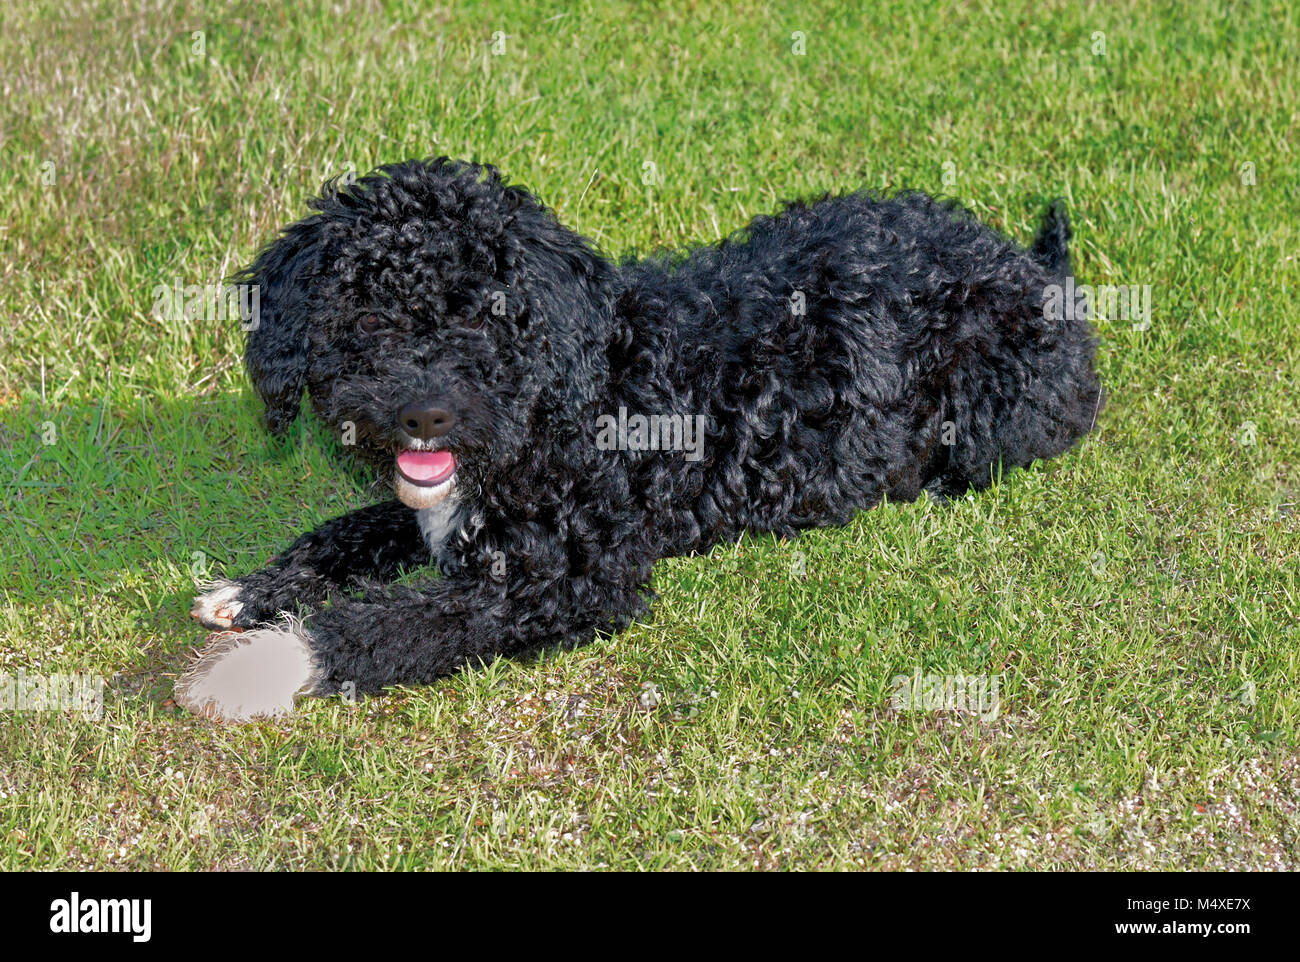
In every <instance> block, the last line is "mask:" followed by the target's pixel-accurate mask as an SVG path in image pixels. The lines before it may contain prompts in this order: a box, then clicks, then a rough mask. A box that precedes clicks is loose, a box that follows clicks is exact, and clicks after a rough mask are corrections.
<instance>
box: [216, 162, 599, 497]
mask: <svg viewBox="0 0 1300 962" xmlns="http://www.w3.org/2000/svg"><path fill="white" fill-rule="evenodd" d="M310 206H311V207H312V208H313V209H314V210H315V211H317V213H316V214H314V215H312V216H310V217H308V218H306V219H305V220H302V221H299V222H298V223H296V224H294V225H292V226H291V227H289V228H288V229H287V230H285V231H284V232H283V234H282V235H281V236H280V238H279V239H278V240H276V241H275V242H274V243H272V244H271V245H270V246H269V247H267V248H266V249H265V250H264V251H262V253H261V254H260V255H259V256H258V258H257V260H256V261H255V262H254V263H253V264H252V265H251V266H250V267H248V268H247V269H246V270H245V271H243V272H242V274H241V275H240V277H239V279H240V280H242V281H244V282H246V283H251V284H255V285H257V287H258V295H259V304H260V314H259V316H258V318H257V321H256V323H255V325H253V328H252V330H250V332H249V335H248V343H247V345H246V350H245V360H246V362H247V365H248V371H249V374H250V376H251V378H252V381H253V384H254V386H255V387H256V388H257V391H258V394H259V395H261V398H262V400H263V401H264V402H265V404H266V416H265V417H266V425H267V427H268V428H269V429H270V430H271V431H272V432H275V433H277V434H278V433H281V432H283V431H284V430H285V429H286V428H287V427H288V426H289V425H290V424H291V423H292V422H293V419H294V418H295V417H296V416H297V413H298V407H299V403H300V401H301V398H302V393H303V391H304V390H306V391H307V392H308V393H309V395H310V397H311V402H312V406H313V408H314V410H315V411H316V412H317V414H318V415H319V416H320V417H321V418H322V419H324V420H325V421H326V422H327V423H328V424H330V425H331V426H332V427H333V428H334V429H335V430H336V431H338V432H339V437H340V440H341V441H342V443H343V444H345V445H352V444H354V445H355V446H356V453H358V454H359V455H360V456H362V457H363V458H364V459H365V460H368V461H370V462H371V463H373V464H375V465H376V466H378V467H379V468H380V469H381V470H384V471H387V472H390V473H391V477H392V479H393V482H394V486H395V488H396V491H397V495H398V497H399V498H401V500H402V501H404V502H405V503H406V504H408V505H411V506H412V507H416V508H425V507H431V506H433V505H434V504H437V503H439V502H440V501H442V500H443V499H444V498H445V497H446V496H447V495H448V494H449V493H450V492H451V491H452V490H453V489H454V488H455V487H462V486H464V485H465V484H466V483H470V484H481V483H483V482H484V480H485V479H486V478H487V476H488V475H489V474H490V473H491V472H492V471H494V470H509V466H510V465H511V463H512V462H514V461H516V460H518V459H520V458H521V457H523V456H524V454H525V449H526V448H527V447H528V446H529V442H530V440H533V441H535V440H536V439H538V438H539V437H540V438H546V437H548V436H552V435H559V434H562V433H564V432H566V431H572V430H576V428H577V425H579V424H580V423H582V421H583V419H584V418H585V417H586V411H587V409H588V408H589V407H590V406H591V405H592V404H593V403H594V401H595V399H596V397H597V394H598V392H599V390H600V386H601V384H602V382H603V379H604V372H605V358H606V347H607V344H608V340H609V337H610V334H611V330H612V326H613V308H612V298H613V297H614V291H613V287H614V279H615V272H614V269H613V268H612V267H611V266H610V265H609V264H608V263H607V262H605V261H604V260H603V259H601V258H600V257H599V256H598V255H597V254H596V253H594V252H593V251H592V249H591V247H590V246H589V245H588V244H587V243H586V242H585V241H584V240H583V239H582V238H581V237H579V236H578V235H577V234H575V233H573V232H572V231H569V230H567V229H565V228H564V227H562V226H560V225H559V224H558V223H557V222H556V220H555V218H554V216H553V215H552V214H551V213H550V212H549V211H547V210H546V209H545V208H543V207H542V205H541V204H540V203H539V202H538V201H537V200H536V198H534V197H533V195H532V194H530V193H529V192H527V191H526V190H523V189H521V188H519V187H513V186H509V185H507V184H505V183H504V182H503V181H502V180H501V178H500V176H499V174H498V173H497V171H496V170H495V169H494V168H491V167H480V166H478V165H475V164H466V163H460V162H456V161H451V160H448V159H446V158H439V159H437V160H433V161H429V162H421V161H409V162H406V163H401V164H392V165H389V166H387V167H381V168H379V169H378V170H377V171H376V172H375V173H373V174H371V175H369V176H367V177H363V178H361V179H359V180H358V181H356V182H355V183H354V184H351V185H346V186H340V185H339V184H337V183H336V182H331V183H327V184H326V186H325V189H324V191H323V192H322V194H321V196H320V197H318V198H316V199H315V200H313V201H312V202H311V205H310Z"/></svg>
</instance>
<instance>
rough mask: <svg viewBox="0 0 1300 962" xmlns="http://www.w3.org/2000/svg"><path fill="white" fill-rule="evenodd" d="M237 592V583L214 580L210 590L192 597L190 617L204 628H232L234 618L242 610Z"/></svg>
mask: <svg viewBox="0 0 1300 962" xmlns="http://www.w3.org/2000/svg"><path fill="white" fill-rule="evenodd" d="M239 592H240V587H239V585H238V584H236V583H235V582H233V581H218V582H215V583H214V584H213V585H212V587H211V589H210V590H208V591H206V592H204V593H203V594H201V595H199V596H198V597H197V598H195V599H194V607H192V608H191V609H190V617H191V618H193V619H194V620H196V621H197V622H198V623H199V624H201V625H202V626H203V627H204V628H213V629H227V628H233V627H234V624H235V619H236V618H237V617H239V613H240V612H241V611H243V610H244V603H243V602H242V601H240V600H239Z"/></svg>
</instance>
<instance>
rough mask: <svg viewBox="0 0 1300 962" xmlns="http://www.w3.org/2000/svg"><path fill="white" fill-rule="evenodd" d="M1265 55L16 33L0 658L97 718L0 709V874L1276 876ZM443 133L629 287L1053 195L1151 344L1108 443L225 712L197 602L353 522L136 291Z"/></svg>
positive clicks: (1286, 819) (1230, 35)
mask: <svg viewBox="0 0 1300 962" xmlns="http://www.w3.org/2000/svg"><path fill="white" fill-rule="evenodd" d="M124 7H125V9H124ZM859 7H861V8H863V9H862V10H858V9H857V8H859ZM195 31H202V32H203V38H202V39H203V55H202V56H197V55H195V53H194V50H193V47H194V44H195V39H194V37H193V34H194V32H195ZM496 31H503V32H504V33H505V34H506V35H507V36H506V38H505V53H504V54H500V55H498V54H495V53H494V52H493V34H494V33H495V32H496ZM795 31H802V32H803V34H804V35H805V42H806V54H805V55H804V56H795V55H794V54H793V53H792V51H791V44H792V40H791V35H792V34H793V33H794V32H795ZM1099 34H1104V42H1105V53H1104V55H1100V54H1098V53H1094V48H1097V49H1099V47H1098V44H1099V40H1100V38H1099V37H1098V35H1099ZM1297 48H1300V28H1298V26H1297V17H1296V14H1295V11H1294V5H1292V4H1288V3H1284V2H1274V3H1267V2H1266V3H1252V4H1245V3H1236V4H1231V5H1229V4H1216V3H1194V4H1155V3H1146V2H1134V3H1105V4H1096V5H1094V6H1092V7H1090V8H1082V9H1081V8H1080V7H1079V6H1078V5H1076V4H1074V3H1066V2H1060V3H1056V2H1049V3H1027V2H1026V3H1012V4H986V3H980V4H957V3H938V2H929V3H912V2H897V3H894V2H888V0H886V2H883V3H878V4H875V3H873V4H857V3H844V4H842V5H839V6H835V5H829V4H828V5H817V4H809V3H806V2H798V3H794V2H785V0H777V2H772V3H769V2H763V3H756V2H755V3H751V2H743V0H742V2H741V3H739V4H737V3H719V4H702V3H701V4H695V3H691V4H677V5H675V6H674V7H673V8H672V9H668V10H662V9H660V8H659V5H658V4H651V3H645V4H629V5H624V4H615V3H606V2H600V0H590V2H581V3H579V4H577V5H572V4H564V5H556V6H555V7H554V8H553V9H545V8H542V9H533V8H531V7H526V6H525V5H524V4H520V3H517V2H495V0H488V2H474V3H459V4H456V3H453V4H448V5H430V6H428V7H427V8H422V7H420V5H418V4H416V3H410V2H408V3H397V2H394V3H378V2H369V3H351V2H342V3H329V4H325V3H293V4H279V5H272V6H271V7H269V8H268V7H266V6H265V5H262V4H235V5H233V7H231V8H229V9H227V8H226V7H225V5H220V4H210V5H209V4H202V3H193V4H186V3H173V2H170V0H160V2H151V3H148V4H146V3H128V4H126V5H123V4H122V3H121V2H119V0H113V2H104V3H102V4H101V3H75V2H52V0H50V2H46V0H19V2H17V3H12V4H7V5H5V7H4V9H3V11H2V12H0V62H3V63H4V64H5V65H6V68H5V71H4V74H5V75H4V78H3V80H2V81H0V90H2V91H3V97H0V143H2V144H3V166H0V175H2V176H0V210H3V212H4V213H3V223H2V225H0V290H2V291H3V295H4V296H3V300H2V301H0V489H3V498H4V510H3V517H2V518H0V556H2V558H0V560H2V564H0V577H2V578H3V582H2V584H0V672H8V673H11V674H13V673H16V672H17V671H18V670H20V669H22V670H25V671H27V672H29V673H44V674H50V673H70V672H74V671H82V672H89V673H92V674H99V675H103V676H104V677H105V678H106V679H108V686H109V687H108V693H107V696H106V705H105V710H104V713H103V717H102V719H100V720H98V721H95V720H89V719H83V718H80V717H78V716H75V715H73V714H65V713H55V712H46V713H31V712H25V713H13V712H4V713H0V868H4V869H23V868H34V867H57V868H79V867H94V868H106V867H125V868H149V867H161V868H174V869H200V868H250V867H251V868H289V867H309V868H336V867H356V868H383V867H402V868H426V867H454V868H507V867H509V868H516V867H522V868H550V867H555V868H587V867H600V866H608V867H615V868H706V869H726V868H747V867H763V868H814V867H816V868H841V867H856V866H866V867H869V868H899V867H917V868H937V867H959V868H975V867H982V868H1008V867H1010V868H1156V869H1172V868H1202V867H1204V868H1210V867H1233V868H1291V869H1296V868H1300V851H1298V846H1297V839H1298V836H1300V814H1298V812H1297V802H1296V799H1297V795H1298V794H1300V755H1298V753H1297V722H1298V721H1300V685H1297V679H1298V678H1300V671H1298V668H1300V665H1298V664H1297V661H1298V655H1297V650H1298V647H1300V646H1298V644H1297V642H1298V641H1300V638H1298V637H1297V635H1298V634H1300V630H1298V625H1297V610H1298V609H1300V467H1298V466H1300V400H1297V372H1300V323H1298V321H1297V311H1296V307H1295V305H1296V295H1297V282H1298V281H1300V276H1298V271H1297V256H1300V232H1298V230H1297V223H1298V221H1300V216H1298V215H1300V197H1298V196H1297V193H1298V191H1297V179H1296V171H1297V160H1298V158H1297V155H1296V150H1295V144H1296V143H1297V142H1298V141H1297V134H1298V131H1297V116H1298V115H1297V111H1296V104H1297V103H1300V89H1297V88H1298V87H1300V81H1298V77H1300V74H1297V71H1296V70H1295V68H1294V51H1295V50H1296V49H1297ZM443 152H445V153H448V154H451V155H453V156H459V157H466V158H471V159H477V160H484V161H491V162H493V163H496V164H498V165H499V166H500V167H501V168H502V169H503V170H504V171H505V172H506V173H507V174H508V175H509V176H510V177H511V178H512V179H514V180H517V181H519V182H522V183H524V184H527V185H528V186H530V187H531V188H533V189H535V190H536V191H537V192H538V193H540V195H541V196H542V197H543V198H545V199H547V201H548V202H549V203H551V204H552V205H554V206H555V207H556V208H557V210H558V211H559V213H560V216H561V217H562V218H563V219H564V220H565V221H566V222H568V223H570V224H575V225H579V226H580V227H581V229H582V230H583V231H584V232H585V233H587V234H588V235H589V236H591V237H593V238H594V239H595V240H596V241H597V242H598V243H599V244H600V245H601V247H602V248H603V249H605V250H607V251H609V252H610V253H612V254H623V253H626V252H629V251H645V250H649V249H652V248H654V247H657V246H661V245H666V246H674V247H676V246H680V245H683V244H686V243H691V242H703V241H712V240H714V239H716V238H717V237H719V236H721V235H722V234H724V233H727V232H729V231H730V230H732V229H734V228H736V227H738V226H740V225H741V224H742V223H744V222H745V221H746V220H747V219H748V218H749V217H751V216H752V215H754V214H756V213H759V212H765V211H770V210H772V209H773V208H774V206H775V205H776V204H777V202H778V201H779V200H780V199H783V198H787V197H793V196H803V195H809V194H813V193H816V192H820V191H823V190H843V189H849V188H853V187H857V186H860V185H864V184H865V185H870V186H875V187H902V186H908V187H919V188H923V189H927V190H930V191H933V192H942V193H946V194H949V195H953V196H957V197H959V198H961V199H962V200H963V201H965V202H966V203H967V204H968V205H970V206H971V207H972V208H973V209H974V210H975V211H976V212H977V213H978V214H979V216H980V217H981V218H982V219H983V220H985V221H987V222H989V223H991V224H994V225H996V226H998V227H1000V228H1002V229H1004V230H1006V231H1008V232H1009V233H1010V234H1011V235H1013V236H1015V237H1019V238H1021V239H1026V240H1027V239H1028V238H1029V237H1030V236H1031V234H1032V230H1033V226H1034V224H1035V223H1036V221H1037V219H1038V217H1039V215H1040V212H1041V209H1042V207H1043V206H1044V203H1045V201H1046V200H1047V199H1048V198H1050V197H1052V196H1055V195H1061V196H1064V197H1065V198H1066V199H1067V202H1068V205H1069V208H1070V211H1071V213H1072V216H1073V218H1074V222H1075V228H1076V242H1075V264H1076V269H1077V272H1078V274H1079V276H1080V280H1081V281H1082V282H1086V283H1091V284H1107V283H1109V284H1150V285H1151V286H1152V291H1153V299H1154V318H1153V321H1152V324H1151V326H1150V329H1148V330H1134V327H1133V325H1132V324H1131V323H1129V322H1128V321H1124V320H1121V319H1117V318H1113V319H1107V320H1103V321H1101V322H1100V323H1099V332H1100V336H1101V352H1100V359H1099V363H1100V366H1101V369H1102V373H1103V380H1104V382H1105V383H1106V385H1107V387H1108V390H1109V398H1110V399H1109V407H1108V408H1107V410H1106V411H1105V413H1104V414H1103V416H1102V418H1101V420H1100V424H1099V430H1098V431H1097V433H1096V434H1095V435H1094V436H1092V437H1091V438H1089V439H1088V441H1087V442H1086V443H1085V444H1084V445H1083V446H1082V447H1081V448H1080V449H1079V450H1078V451H1076V452H1074V453H1073V454H1071V455H1069V456H1067V457H1064V458H1061V459H1059V460H1057V461H1055V462H1052V463H1050V464H1045V465H1038V466H1036V467H1035V468H1034V469H1032V470H1030V471H1027V472H1019V473H1016V474H1014V475H1009V476H1008V477H1006V478H1005V479H1004V480H1003V482H1002V483H1001V484H999V485H998V486H996V487H995V488H993V489H991V490H989V491H986V492H984V493H981V494H979V495H977V496H971V497H968V498H965V499H963V500H960V501H958V502H957V503H955V504H953V505H951V506H948V507H943V508H939V507H935V506H933V505H928V504H925V503H921V504H912V505H902V506H893V505H889V506H885V507H883V508H881V509H879V510H876V511H872V512H869V513H866V514H863V515H861V516H859V517H858V518H857V519H856V520H855V521H854V523H853V524H851V525H849V526H848V527H846V528H844V529H839V530H826V531H817V532H813V533H810V534H808V535H806V536H805V537H803V538H801V539H799V540H798V541H797V542H791V543H783V542H780V541H776V540H773V539H771V538H766V537H755V538H747V539H745V540H744V541H743V542H742V543H740V544H738V545H734V546H726V547H721V548H718V549H716V550H715V551H713V552H712V554H711V555H709V556H708V557H705V558H689V559H675V560H672V561H667V562H664V563H661V564H660V565H659V566H658V567H657V568H656V572H655V588H656V589H657V590H658V591H659V593H660V595H661V602H660V603H659V605H658V606H657V607H656V609H655V613H654V615H653V618H652V619H651V620H649V621H647V622H645V623H643V624H640V625H637V626H635V627H634V628H633V629H632V630H630V631H628V632H627V633H625V634H623V635H622V636H620V637H618V638H617V639H609V640H603V641H600V642H598V643H596V644H594V645H592V646H590V647H587V648H585V649H582V650H579V651H575V652H570V653H565V654H550V655H546V656H544V657H541V658H538V659H535V660H533V661H531V662H529V663H518V662H515V663H509V664H499V665H496V666H494V667H493V668H492V669H491V670H488V671H484V672H479V673H469V674H466V675H464V676H462V677H457V678H454V679H452V680H449V681H447V682H446V683H444V684H441V685H437V686H434V687H430V688H425V689H419V690H407V691H401V692H398V693H396V694H394V695H392V696H391V697H388V698H385V699H382V700H373V701H369V702H366V703H365V704H363V705H361V706H359V707H349V706H347V705H344V704H342V703H340V702H338V701H336V700H335V701H325V702H312V703H310V704H307V705H305V706H304V708H303V710H302V711H301V712H300V713H299V714H298V715H296V716H295V717H294V718H293V719H291V720H288V721H286V722H284V723H283V724H260V725H255V726H250V727H245V728H220V727H213V726H212V725H210V724H208V723H207V722H205V721H203V720H201V719H196V718H193V717H190V716H188V715H186V714H185V713H183V712H181V711H179V710H177V709H175V708H173V707H171V706H170V705H169V703H168V701H167V699H168V697H169V695H170V691H171V685H172V682H173V681H174V679H175V677H176V672H177V670H178V669H179V668H180V667H182V666H183V665H184V664H185V662H186V659H187V657H188V653H189V652H190V650H191V649H192V648H193V647H194V646H196V645H197V644H199V643H200V642H201V640H202V635H201V632H199V631H197V630H196V629H195V626H194V625H193V623H192V622H191V621H190V619H189V618H188V617H187V616H186V612H187V610H188V605H189V600H190V597H191V596H192V594H193V592H194V582H195V578H196V577H203V576H207V575H218V574H222V573H227V574H239V573H242V572H245V571H247V570H249V569H251V568H252V567H254V566H256V565H259V564H261V563H262V562H263V561H264V560H265V559H266V558H267V557H268V556H269V555H270V554H271V553H272V552H273V551H275V550H277V549H278V548H280V547H283V546H284V545H285V544H286V543H287V541H288V540H289V539H290V538H291V537H292V536H293V535H294V534H296V533H297V532H299V531H301V530H303V529H305V528H307V527H309V526H311V525H313V524H315V523H317V522H319V521H321V520H323V519H325V518H327V517H329V516H332V515H335V514H338V513H341V512H343V511H346V510H349V509H351V508H354V507H356V506H359V505H361V504H363V503H366V501H367V500H368V499H371V498H373V497H374V496H375V492H372V491H370V492H368V491H367V490H366V488H365V483H364V481H361V480H358V479H357V478H355V477H352V476H350V475H349V474H347V473H346V472H344V471H343V470H342V469H340V468H339V467H337V466H336V465H335V464H333V462H332V458H331V456H330V449H329V444H328V440H327V439H326V438H324V437H323V436H322V435H321V433H319V432H318V431H317V430H316V429H315V428H314V427H311V426H308V427H305V428H304V429H303V430H301V431H300V433H299V434H298V435H296V436H295V438H294V440H293V442H292V443H290V444H289V445H287V446H285V447H276V446H273V445H271V444H269V443H268V442H267V440H266V439H265V438H264V437H263V436H262V435H261V434H260V432H259V430H258V427H257V413H258V412H257V409H256V406H255V404H254V402H253V399H252V397H251V396H250V393H249V391H248V389H247V388H246V386H245V384H244V381H243V378H242V374H241V370H240V366H239V363H238V350H239V346H240V337H239V334H238V331H237V330H235V329H234V327H233V325H230V324H219V323H199V322H165V321H159V320H156V319H154V318H152V317H151V316H150V311H151V307H152V304H153V298H152V296H151V289H152V288H153V287H154V286H155V285H158V284H171V283H173V282H174V281H175V280H177V279H180V280H182V281H183V282H184V283H187V284H205V283H215V282H217V281H219V280H220V279H221V278H222V277H223V276H224V275H226V274H228V273H229V272H231V271H232V270H233V269H235V268H236V267H238V266H240V265H241V264H243V263H245V262H247V260H248V259H249V258H250V256H251V254H252V253H253V252H254V251H255V249H256V248H257V247H258V245H259V244H261V243H263V242H265V241H266V240H267V239H268V238H269V237H270V236H271V235H272V233H273V232H274V230H275V229H276V228H277V227H278V226H281V225H283V224H286V223H288V222H289V221H291V220H293V219H295V218H297V217H299V216H301V215H302V214H303V213H304V204H305V201H306V200H307V199H308V198H309V197H310V196H311V195H312V194H313V192H314V191H315V190H316V189H317V188H318V186H319V184H320V181H321V180H322V179H324V178H325V177H326V176H330V175H334V174H339V173H343V172H345V171H346V170H347V169H349V168H348V166H347V165H349V164H350V165H352V168H354V169H356V170H358V171H364V170H365V169H367V168H369V167H370V166H371V165H373V164H376V163H382V162H386V161H392V160H396V159H403V158H406V157H411V156H423V155H428V154H436V153H443ZM647 162H649V163H653V164H654V165H655V167H656V169H657V172H658V174H659V175H660V176H659V182H658V183H653V184H649V185H647V184H646V183H644V182H643V172H644V170H645V167H644V165H645V164H646V163H647ZM1247 164H1249V165H1253V166H1251V167H1244V166H1243V165H1247ZM47 180H48V181H50V182H49V183H47V182H46V181H47ZM51 425H52V427H53V435H52V440H53V443H52V444H45V443H43V440H48V439H51V435H50V433H49V431H50V426H51ZM43 434H44V435H45V438H43V437H42V435H43ZM916 669H919V670H921V671H922V672H923V673H938V674H987V675H991V674H998V675H1001V689H1000V696H1001V700H1000V711H999V713H998V716H997V718H996V719H988V720H983V721H981V720H980V719H978V718H976V717H973V716H972V715H970V714H963V713H959V712H949V711H911V712H904V711H897V710H894V709H893V708H891V707H890V693H891V688H890V679H891V677H892V676H894V675H898V674H910V673H911V672H912V671H913V670H916Z"/></svg>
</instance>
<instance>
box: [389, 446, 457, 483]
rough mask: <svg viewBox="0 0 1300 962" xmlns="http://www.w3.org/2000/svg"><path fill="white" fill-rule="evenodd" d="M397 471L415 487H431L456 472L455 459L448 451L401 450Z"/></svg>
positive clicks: (398, 456)
mask: <svg viewBox="0 0 1300 962" xmlns="http://www.w3.org/2000/svg"><path fill="white" fill-rule="evenodd" d="M397 473H398V474H400V475H401V476H402V477H403V478H405V479H406V480H407V481H409V482H410V483H411V484H414V485H416V486H417V487H421V488H432V487H435V486H436V485H439V484H442V483H443V482H444V481H446V480H448V479H449V478H450V477H451V476H452V475H453V474H455V473H456V459H455V458H454V457H452V455H451V452H450V451H402V452H400V453H399V454H398V455H397Z"/></svg>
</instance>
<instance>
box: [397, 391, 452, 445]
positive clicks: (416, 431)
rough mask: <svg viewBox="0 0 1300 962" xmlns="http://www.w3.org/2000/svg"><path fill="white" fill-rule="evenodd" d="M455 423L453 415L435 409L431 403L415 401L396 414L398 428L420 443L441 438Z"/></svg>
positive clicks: (437, 408) (446, 411)
mask: <svg viewBox="0 0 1300 962" xmlns="http://www.w3.org/2000/svg"><path fill="white" fill-rule="evenodd" d="M455 423H456V416H455V415H454V414H452V413H451V412H450V411H448V410H446V409H444V408H440V407H436V406H435V405H434V404H433V402H431V401H417V402H416V403H414V404H408V405H407V406H406V407H404V408H402V410H400V411H398V412H397V424H398V426H399V427H400V428H401V429H402V430H403V431H405V432H406V433H407V434H409V435H410V436H411V437H413V438H416V439H417V440H420V441H431V440H433V439H434V438H440V437H442V436H443V435H444V434H446V433H447V432H448V431H450V430H451V426H452V425H453V424H455Z"/></svg>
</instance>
